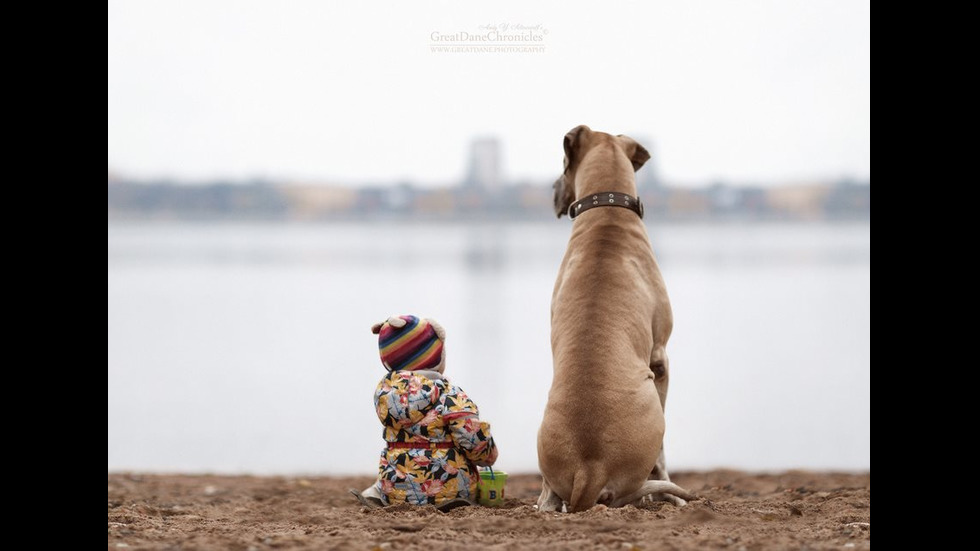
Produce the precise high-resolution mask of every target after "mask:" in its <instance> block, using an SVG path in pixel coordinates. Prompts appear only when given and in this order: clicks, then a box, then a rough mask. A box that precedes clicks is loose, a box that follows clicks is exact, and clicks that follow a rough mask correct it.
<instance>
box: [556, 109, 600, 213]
mask: <svg viewBox="0 0 980 551" xmlns="http://www.w3.org/2000/svg"><path fill="white" fill-rule="evenodd" d="M590 131H591V129H590V128H589V127H588V126H585V125H584V124H580V125H578V126H576V127H575V128H573V129H571V130H569V131H568V133H567V134H565V138H564V140H562V147H563V148H564V150H565V160H564V161H563V167H562V172H561V176H559V177H558V179H557V180H555V183H554V186H553V187H554V190H555V195H554V204H555V216H557V217H558V218H561V215H563V214H566V213H568V207H569V205H571V204H572V202H573V201H575V186H574V185H573V184H572V183H570V182H571V181H570V178H569V172H571V170H572V169H573V168H574V167H575V165H576V163H577V162H578V157H577V155H578V151H579V149H580V146H581V145H582V138H583V134H584V133H586V132H590Z"/></svg>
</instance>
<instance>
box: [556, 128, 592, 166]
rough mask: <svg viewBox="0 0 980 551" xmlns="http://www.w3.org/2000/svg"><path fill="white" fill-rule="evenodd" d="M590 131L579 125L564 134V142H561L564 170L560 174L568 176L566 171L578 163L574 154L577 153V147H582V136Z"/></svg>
mask: <svg viewBox="0 0 980 551" xmlns="http://www.w3.org/2000/svg"><path fill="white" fill-rule="evenodd" d="M590 131H591V129H590V128H589V127H588V126H585V125H584V124H580V125H578V126H576V127H575V128H573V129H571V130H569V131H568V133H567V134H565V140H564V142H563V146H564V147H565V169H564V170H563V171H562V174H568V169H570V168H572V166H574V164H575V163H576V161H578V159H577V158H576V153H577V152H578V149H579V146H580V145H582V143H581V142H582V134H583V133H584V132H590Z"/></svg>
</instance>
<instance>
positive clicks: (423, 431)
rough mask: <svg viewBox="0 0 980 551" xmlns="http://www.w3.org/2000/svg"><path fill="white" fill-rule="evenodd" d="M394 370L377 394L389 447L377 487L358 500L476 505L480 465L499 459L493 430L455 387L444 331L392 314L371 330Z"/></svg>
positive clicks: (429, 322)
mask: <svg viewBox="0 0 980 551" xmlns="http://www.w3.org/2000/svg"><path fill="white" fill-rule="evenodd" d="M371 332H372V333H374V334H376V335H378V348H379V349H380V351H381V363H382V364H384V366H385V369H387V370H388V375H386V376H385V377H384V378H383V379H381V382H380V383H379V384H378V388H377V389H376V390H375V392H374V406H375V409H376V411H377V414H378V418H379V419H380V420H381V424H383V425H384V427H385V428H384V439H385V442H386V443H387V448H386V449H385V450H384V451H382V452H381V465H380V467H379V469H378V471H379V473H378V481H377V482H376V483H375V484H374V485H373V486H370V487H369V488H367V489H366V490H364V491H363V492H360V493H357V492H356V491H352V493H354V495H355V496H356V497H357V498H358V499H359V500H361V502H362V503H365V504H368V505H373V506H377V505H390V504H396V503H410V504H413V505H426V504H430V505H436V506H438V507H444V508H445V507H447V506H448V507H453V506H456V505H465V504H467V503H473V502H475V500H476V485H477V480H478V479H479V476H480V475H479V473H478V472H477V466H490V465H493V463H494V461H496V460H497V447H496V445H494V443H493V437H492V436H490V425H489V424H488V423H485V422H483V421H480V414H479V411H478V410H477V407H476V404H475V403H473V401H472V400H470V398H469V397H468V396H467V395H466V393H464V392H463V390H462V389H460V388H459V387H458V386H456V385H454V384H452V383H450V382H449V379H447V378H446V377H445V376H443V371H444V370H445V369H446V351H445V348H444V347H443V342H445V340H446V331H445V330H444V329H443V328H442V327H441V326H440V325H439V324H438V323H436V322H435V321H434V320H426V319H420V318H417V317H415V316H392V317H390V318H388V320H387V321H385V322H383V323H378V324H375V325H374V326H373V327H371Z"/></svg>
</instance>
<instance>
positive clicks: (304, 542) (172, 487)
mask: <svg viewBox="0 0 980 551" xmlns="http://www.w3.org/2000/svg"><path fill="white" fill-rule="evenodd" d="M673 478H674V481H675V482H677V483H678V484H680V485H682V486H684V487H686V488H688V489H690V490H692V491H694V492H696V493H697V494H698V495H699V497H700V499H699V500H698V501H695V502H692V503H690V504H689V505H688V506H686V507H682V508H676V507H673V506H671V505H668V504H666V503H656V504H651V505H645V506H642V507H632V506H628V507H624V508H621V509H608V508H606V507H604V506H601V505H600V506H596V507H594V508H592V509H591V510H589V511H586V512H583V513H578V514H558V513H539V512H537V511H535V510H534V507H533V505H534V502H535V499H536V498H537V495H538V491H539V490H540V477H538V476H537V475H514V476H512V477H511V478H510V480H509V481H508V483H507V496H508V499H507V500H506V502H505V504H504V506H503V507H501V508H497V509H489V508H484V507H468V508H462V509H457V510H454V511H451V512H449V513H440V512H438V511H435V510H434V509H431V508H416V507H407V506H398V507H391V508H386V509H373V510H370V509H367V508H364V507H362V506H360V505H359V504H358V503H357V502H356V501H355V500H354V499H353V498H352V497H351V496H350V495H348V494H347V489H348V488H363V487H365V486H367V485H368V484H369V483H370V482H371V480H372V479H371V478H370V477H253V476H210V475H201V476H196V475H195V476H191V475H152V474H109V475H108V500H109V512H108V547H109V548H110V549H120V548H124V549H125V548H128V549H240V550H250V549H251V550H263V549H425V550H433V549H460V548H462V547H464V546H465V547H469V548H479V549H484V548H501V549H503V548H507V549H512V548H522V549H546V548H547V549H555V548H576V549H583V548H584V549H591V548H595V549H706V548H712V549H733V550H734V549H800V548H808V549H831V548H833V549H866V548H870V547H871V475H870V473H864V474H852V473H828V472H804V471H790V472H785V473H776V474H755V473H745V472H739V471H728V470H716V471H708V472H687V473H683V472H681V473H676V474H675V475H674V476H673Z"/></svg>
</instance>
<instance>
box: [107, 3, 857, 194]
mask: <svg viewBox="0 0 980 551" xmlns="http://www.w3.org/2000/svg"><path fill="white" fill-rule="evenodd" d="M488 24H493V25H497V26H498V29H500V28H501V25H502V24H509V25H511V29H513V28H514V26H515V25H518V24H520V25H526V26H535V25H541V26H542V28H543V30H546V31H547V33H546V34H545V33H544V32H543V31H541V30H538V31H534V32H536V33H538V36H539V37H541V38H542V40H541V41H540V42H539V43H540V44H541V45H543V46H544V52H543V53H438V52H432V51H430V43H431V36H432V34H433V33H434V32H435V33H441V34H451V33H454V32H457V33H458V32H467V33H471V34H478V33H481V32H486V31H481V30H480V29H479V26H480V25H488ZM108 26H109V168H110V170H114V171H116V172H119V173H122V174H126V175H132V176H137V177H160V176H168V177H178V178H185V179H202V178H212V177H231V178H245V177H253V176H262V177H272V178H297V179H305V180H316V181H323V182H334V183H360V182H372V183H383V182H387V181H396V180H410V181H413V182H416V183H421V184H446V183H452V182H455V181H456V180H457V179H459V178H460V177H461V176H462V175H463V173H464V170H465V166H466V155H467V150H468V143H469V140H470V139H471V138H472V137H474V136H479V135H495V136H498V137H499V138H500V139H501V140H502V144H503V159H504V172H505V174H506V175H507V176H508V177H510V178H517V179H525V178H527V179H538V178H552V177H554V176H555V175H556V174H557V172H558V171H559V170H560V169H561V155H562V153H561V137H562V135H564V133H565V132H566V131H568V130H569V129H570V128H572V127H574V126H575V125H578V124H583V123H584V124H588V125H590V126H591V127H592V128H593V129H596V130H603V131H608V132H611V133H616V134H619V133H625V134H630V135H632V136H634V137H638V138H640V140H641V142H644V143H646V144H649V143H650V142H652V144H653V147H652V148H651V149H652V152H653V154H654V157H655V160H656V163H657V167H658V169H659V170H660V172H661V174H662V176H663V177H664V178H665V179H667V180H668V181H670V182H673V183H679V184H698V183H704V182H706V181H708V180H713V179H717V178H722V179H725V180H729V181H735V182H756V183H762V184H773V183H780V182H785V181H790V182H800V181H809V180H812V179H822V178H834V177H839V176H854V177H859V178H865V177H867V178H870V175H871V8H870V4H867V3H864V2H854V1H814V0H810V1H788V0H779V1H765V2H760V1H751V2H732V1H710V2H707V1H705V2H702V1H674V2H649V1H648V2H610V1H608V0H607V1H604V2H582V1H560V2H559V1H552V2H535V3H531V2H513V1H499V0H498V1H494V2H470V1H458V0H457V1H446V2H423V1H411V2H406V1H382V2H325V1H322V2H308V1H307V2H298V1H291V2H242V1H240V0H235V1H210V0H204V1H202V0H196V1H192V2H175V1H164V2H142V1H134V2H109V25H108ZM508 32H510V31H508Z"/></svg>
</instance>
